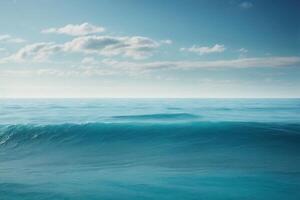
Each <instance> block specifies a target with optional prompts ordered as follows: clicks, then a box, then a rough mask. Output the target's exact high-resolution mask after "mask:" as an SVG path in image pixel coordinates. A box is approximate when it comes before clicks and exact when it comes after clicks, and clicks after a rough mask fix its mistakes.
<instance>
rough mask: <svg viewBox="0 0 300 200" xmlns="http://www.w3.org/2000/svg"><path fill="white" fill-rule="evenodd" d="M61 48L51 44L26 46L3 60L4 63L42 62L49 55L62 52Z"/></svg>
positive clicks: (43, 43) (42, 43)
mask: <svg viewBox="0 0 300 200" xmlns="http://www.w3.org/2000/svg"><path fill="white" fill-rule="evenodd" d="M62 48H63V47H62V46H61V45H57V44H54V43H51V42H48V43H46V42H41V43H34V44H30V45H26V46H25V47H23V48H21V49H20V50H19V51H17V52H16V53H15V54H13V55H11V56H9V57H7V58H5V60H6V61H14V62H23V61H26V60H32V61H44V60H46V59H47V58H48V57H49V56H50V55H52V54H54V53H56V52H60V51H62Z"/></svg>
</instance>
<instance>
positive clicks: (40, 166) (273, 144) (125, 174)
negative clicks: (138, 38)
mask: <svg viewBox="0 0 300 200" xmlns="http://www.w3.org/2000/svg"><path fill="white" fill-rule="evenodd" d="M118 199H124V200H150V199H151V200H160V199H161V200H191V199H193V200H202V199H203V200H245V199H247V200H256V199H257V200H299V199H300V99H2V100H0V200H118Z"/></svg>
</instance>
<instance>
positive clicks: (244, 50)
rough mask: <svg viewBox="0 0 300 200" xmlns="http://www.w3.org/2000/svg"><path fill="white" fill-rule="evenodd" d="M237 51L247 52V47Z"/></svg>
mask: <svg viewBox="0 0 300 200" xmlns="http://www.w3.org/2000/svg"><path fill="white" fill-rule="evenodd" d="M238 51H239V52H240V53H248V49H245V48H240V49H239V50H238Z"/></svg>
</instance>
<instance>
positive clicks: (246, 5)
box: [239, 1, 253, 9]
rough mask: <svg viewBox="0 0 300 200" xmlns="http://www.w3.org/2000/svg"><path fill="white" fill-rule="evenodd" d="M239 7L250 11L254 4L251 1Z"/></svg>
mask: <svg viewBox="0 0 300 200" xmlns="http://www.w3.org/2000/svg"><path fill="white" fill-rule="evenodd" d="M239 7H240V8H243V9H249V8H252V7H253V3H251V2H250V1H244V2H242V3H240V4H239Z"/></svg>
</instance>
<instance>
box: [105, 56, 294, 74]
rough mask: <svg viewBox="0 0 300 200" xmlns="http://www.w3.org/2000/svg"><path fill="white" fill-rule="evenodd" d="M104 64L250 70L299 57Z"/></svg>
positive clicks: (134, 67) (133, 67)
mask: <svg viewBox="0 0 300 200" xmlns="http://www.w3.org/2000/svg"><path fill="white" fill-rule="evenodd" d="M103 63H104V64H106V65H108V66H111V67H113V68H118V69H124V70H140V71H144V70H165V69H181V70H187V69H200V68H250V67H254V68H255V67H287V66H292V65H299V64H300V57H255V58H239V59H232V60H214V61H158V62H144V63H137V62H118V61H114V60H105V61H104V62H103Z"/></svg>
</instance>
